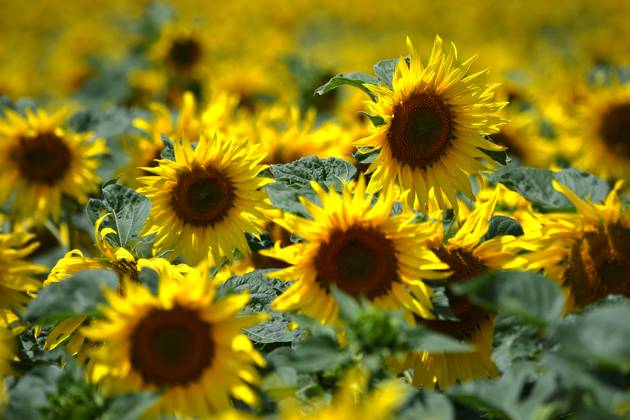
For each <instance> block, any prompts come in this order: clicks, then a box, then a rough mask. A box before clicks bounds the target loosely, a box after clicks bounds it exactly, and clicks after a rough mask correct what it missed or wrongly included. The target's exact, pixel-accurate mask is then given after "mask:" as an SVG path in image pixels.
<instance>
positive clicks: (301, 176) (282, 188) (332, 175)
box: [265, 156, 357, 217]
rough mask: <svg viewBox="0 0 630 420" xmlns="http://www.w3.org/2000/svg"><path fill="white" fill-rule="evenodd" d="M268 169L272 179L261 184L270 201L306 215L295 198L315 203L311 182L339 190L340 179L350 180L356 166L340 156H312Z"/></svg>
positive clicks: (316, 200)
mask: <svg viewBox="0 0 630 420" xmlns="http://www.w3.org/2000/svg"><path fill="white" fill-rule="evenodd" d="M269 171H270V172H271V175H272V176H273V178H274V179H275V180H276V182H275V183H273V184H270V185H268V186H266V187H265V188H266V190H267V194H268V195H269V199H270V200H271V202H272V204H273V205H274V206H276V207H277V208H279V209H281V210H284V211H287V212H290V213H294V214H299V215H302V216H304V217H309V213H308V212H307V211H306V208H304V206H303V205H302V203H300V201H299V197H304V198H306V199H308V200H310V201H313V202H314V203H317V204H319V198H318V196H317V194H316V193H315V191H314V190H313V189H312V188H311V181H316V182H317V183H319V184H320V185H323V186H325V187H329V186H332V187H334V188H335V189H336V190H338V191H339V190H341V187H342V184H343V182H344V181H346V182H347V181H350V180H351V179H353V178H354V177H355V176H356V173H357V169H356V168H355V167H354V166H353V165H352V164H351V163H350V162H347V161H345V160H343V159H337V158H327V159H320V158H317V157H315V156H309V157H305V158H302V159H299V160H296V161H295V162H291V163H286V164H279V165H271V166H270V168H269Z"/></svg>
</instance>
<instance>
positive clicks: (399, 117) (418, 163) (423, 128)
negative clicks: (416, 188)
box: [387, 92, 453, 168]
mask: <svg viewBox="0 0 630 420" xmlns="http://www.w3.org/2000/svg"><path fill="white" fill-rule="evenodd" d="M452 135H453V117H452V115H451V111H450V108H449V106H448V104H447V103H446V101H445V100H444V99H443V98H442V97H441V96H439V95H437V94H433V93H428V92H423V93H417V94H414V95H412V96H410V97H409V98H407V99H406V100H404V101H403V102H401V103H400V104H398V105H396V107H395V108H394V117H393V118H392V121H391V125H390V127H389V131H388V132H387V140H388V142H389V146H390V148H391V150H392V155H393V156H394V158H396V159H397V160H398V161H399V162H402V163H406V164H408V165H411V166H413V167H420V168H425V167H427V166H429V165H431V164H433V163H435V162H436V161H438V160H439V159H440V157H441V156H442V155H443V154H444V153H445V152H446V150H447V149H448V147H449V144H450V141H451V137H452Z"/></svg>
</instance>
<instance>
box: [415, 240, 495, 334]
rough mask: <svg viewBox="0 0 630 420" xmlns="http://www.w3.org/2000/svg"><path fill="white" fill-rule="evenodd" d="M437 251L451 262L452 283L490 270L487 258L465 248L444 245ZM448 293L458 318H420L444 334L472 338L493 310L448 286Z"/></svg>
mask: <svg viewBox="0 0 630 420" xmlns="http://www.w3.org/2000/svg"><path fill="white" fill-rule="evenodd" d="M435 253H436V255H437V256H438V257H439V258H440V260H442V261H443V262H445V263H447V264H448V265H449V267H451V270H452V271H453V274H452V275H451V277H449V278H448V280H447V281H448V283H449V284H453V283H460V282H463V281H466V280H470V279H471V278H473V277H476V276H478V275H479V274H481V273H483V272H484V271H486V270H487V268H486V266H485V264H484V263H483V261H481V260H480V259H479V258H477V257H475V256H474V255H473V254H472V253H470V252H468V251H464V250H462V249H450V250H449V249H446V248H444V247H440V248H438V249H437V250H435ZM446 296H447V297H448V302H449V305H450V308H451V311H452V312H453V315H455V317H456V318H457V319H458V321H456V320H437V319H423V318H420V317H416V321H418V322H419V323H421V324H422V325H424V326H425V327H427V328H429V329H431V330H433V331H437V332H439V333H442V334H446V335H450V336H451V337H453V338H456V339H458V340H465V339H471V338H472V336H473V334H474V333H475V331H477V330H478V329H479V328H480V326H481V325H482V324H483V323H484V322H486V321H488V320H490V318H491V316H492V315H491V313H490V312H488V311H486V310H485V309H483V308H480V307H479V306H476V305H473V304H472V303H471V302H470V301H469V300H468V298H467V297H466V296H458V295H455V294H453V293H452V292H451V291H449V290H448V289H447V290H446Z"/></svg>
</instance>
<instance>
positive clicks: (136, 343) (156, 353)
mask: <svg viewBox="0 0 630 420" xmlns="http://www.w3.org/2000/svg"><path fill="white" fill-rule="evenodd" d="M106 295H107V300H108V303H109V305H108V306H107V307H105V308H104V309H103V311H104V315H105V319H103V320H100V321H96V322H93V323H92V325H91V326H90V327H87V328H84V329H83V333H84V334H85V335H86V336H87V337H88V338H90V339H91V340H94V341H99V342H101V343H103V345H102V347H101V348H100V349H98V350H97V351H95V352H94V354H93V358H94V359H95V362H96V364H97V365H98V366H99V369H97V370H96V371H99V372H101V377H100V378H94V379H96V380H98V381H99V382H101V383H103V385H104V389H105V390H106V392H111V393H125V392H130V391H131V392H133V391H161V392H162V397H161V398H160V400H159V402H158V404H157V406H156V407H154V409H153V410H154V411H153V412H152V415H156V416H157V415H158V414H159V413H164V414H174V415H181V416H185V417H198V418H207V417H209V416H210V415H211V414H214V413H217V412H220V411H222V410H226V409H229V408H230V407H231V406H232V403H231V401H230V397H231V396H234V397H236V398H237V399H240V400H242V401H244V402H246V403H248V404H254V403H255V402H256V396H255V394H254V392H253V390H252V389H251V388H250V384H255V383H257V382H258V381H259V374H258V372H257V369H256V365H258V366H262V365H264V363H265V361H264V359H263V358H262V356H261V355H260V354H259V353H258V352H257V351H256V350H255V349H254V348H253V346H252V344H251V342H250V341H249V339H248V338H247V337H246V336H244V335H243V334H242V333H241V330H242V328H245V327H247V326H249V325H251V324H254V323H256V322H259V321H260V320H262V318H264V317H263V316H262V315H260V314H258V315H249V316H237V315H236V314H237V313H238V312H239V311H240V310H241V309H242V308H243V306H244V305H245V304H246V303H247V301H248V300H249V296H248V295H247V294H240V295H232V296H228V297H224V298H222V299H220V300H217V299H216V296H215V289H214V286H212V285H211V283H210V282H208V281H206V280H205V279H203V278H201V276H199V273H198V272H197V271H191V272H189V273H188V275H187V276H186V277H185V278H184V280H183V281H182V280H176V279H174V278H173V277H171V276H169V275H167V274H166V273H162V275H161V276H160V279H159V287H158V294H157V296H156V295H153V294H152V293H151V292H150V291H149V290H148V289H147V288H146V287H144V286H142V285H140V284H137V283H132V284H129V287H128V288H127V293H126V295H125V296H120V295H119V294H117V293H115V292H112V291H107V292H106Z"/></svg>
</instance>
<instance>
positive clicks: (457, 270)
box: [403, 195, 517, 389]
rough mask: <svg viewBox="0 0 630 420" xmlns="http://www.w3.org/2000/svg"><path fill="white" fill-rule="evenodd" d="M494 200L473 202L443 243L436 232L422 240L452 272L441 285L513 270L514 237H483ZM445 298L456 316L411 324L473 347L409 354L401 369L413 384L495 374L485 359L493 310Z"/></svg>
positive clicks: (442, 383)
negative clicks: (409, 372)
mask: <svg viewBox="0 0 630 420" xmlns="http://www.w3.org/2000/svg"><path fill="white" fill-rule="evenodd" d="M496 201H497V196H496V195H495V196H494V197H493V198H492V199H491V200H489V201H487V202H484V203H482V204H480V205H478V207H477V208H476V209H475V210H474V211H473V212H472V213H471V214H470V215H469V216H468V218H467V219H466V221H465V222H464V223H463V224H462V226H461V227H460V228H459V230H458V231H457V233H455V235H454V236H452V237H451V238H449V239H448V240H447V241H446V243H443V239H444V236H443V235H438V236H436V237H434V238H433V239H432V240H431V242H430V243H429V244H428V245H429V248H430V249H432V250H433V251H434V252H435V253H436V254H437V256H438V257H439V258H440V260H442V261H444V262H445V263H447V264H448V265H449V267H450V269H451V270H452V274H451V275H450V276H449V277H448V278H447V279H446V281H445V282H444V283H441V285H445V286H448V285H451V284H456V283H460V282H463V281H466V280H469V279H471V278H473V277H475V276H477V275H479V274H481V273H484V272H486V271H493V270H501V269H507V268H513V266H514V264H516V262H515V256H514V255H515V251H516V249H517V246H516V243H517V241H515V239H516V238H515V237H513V236H497V237H495V238H492V239H490V240H487V241H485V242H484V241H483V237H484V235H485V234H486V232H487V230H488V226H489V220H490V217H491V216H492V213H493V211H494V208H495V205H496ZM429 223H431V222H429ZM446 296H447V297H448V300H449V306H450V309H451V311H452V313H453V315H455V317H456V318H457V319H435V317H433V316H432V317H431V318H427V317H425V318H421V317H417V316H416V317H415V319H416V322H418V323H419V324H422V325H424V326H425V327H427V328H429V329H431V330H434V331H437V332H439V333H442V334H446V335H449V336H451V337H453V338H455V339H458V340H462V341H463V342H466V343H469V344H472V345H474V347H475V349H474V351H472V352H469V353H429V352H412V353H410V354H409V355H408V357H407V360H406V362H405V363H404V365H403V367H404V368H413V370H414V373H413V384H414V385H415V386H421V387H424V388H429V389H433V388H434V387H435V386H439V387H440V388H441V389H444V388H446V387H449V386H450V385H452V384H454V383H455V382H457V381H460V382H463V381H466V380H470V379H475V378H483V377H491V376H494V375H496V374H497V373H498V372H497V369H496V367H495V366H494V364H493V363H492V360H491V359H490V355H491V353H492V332H493V329H494V319H495V316H494V314H492V313H491V312H488V311H487V310H485V309H483V308H480V307H478V306H476V305H474V304H473V303H471V302H470V301H469V300H468V298H466V297H465V296H456V295H454V294H452V293H451V292H450V291H449V290H448V288H447V289H446Z"/></svg>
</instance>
